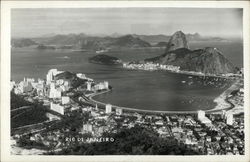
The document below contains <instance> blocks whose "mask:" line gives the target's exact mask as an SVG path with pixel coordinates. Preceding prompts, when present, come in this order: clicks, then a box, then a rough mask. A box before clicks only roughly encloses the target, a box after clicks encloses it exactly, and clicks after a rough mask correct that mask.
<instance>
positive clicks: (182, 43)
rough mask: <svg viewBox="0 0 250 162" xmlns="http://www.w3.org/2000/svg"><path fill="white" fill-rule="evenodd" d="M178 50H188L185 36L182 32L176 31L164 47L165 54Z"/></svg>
mask: <svg viewBox="0 0 250 162" xmlns="http://www.w3.org/2000/svg"><path fill="white" fill-rule="evenodd" d="M179 48H189V47H188V42H187V38H186V35H185V34H184V33H183V32H182V31H177V32H175V33H174V34H173V35H172V36H171V38H170V39H169V42H168V44H167V47H166V52H169V51H173V50H176V49H179Z"/></svg>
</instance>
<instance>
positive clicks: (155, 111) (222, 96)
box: [86, 81, 239, 114]
mask: <svg viewBox="0 0 250 162" xmlns="http://www.w3.org/2000/svg"><path fill="white" fill-rule="evenodd" d="M238 82H239V81H236V82H234V83H233V84H232V85H231V86H230V87H229V88H228V89H226V90H225V91H224V92H223V93H222V94H221V95H220V96H218V97H217V98H215V99H214V102H216V103H217V105H216V107H215V108H213V109H209V110H204V111H205V112H206V113H213V112H218V111H222V110H229V109H232V108H234V107H235V105H234V104H232V103H231V102H230V101H228V97H227V96H228V94H229V93H231V92H232V91H233V90H234V87H235V84H237V83H238ZM110 91H111V90H106V91H103V92H99V93H93V94H90V95H89V96H86V97H87V98H88V99H89V101H90V102H93V103H95V104H99V105H102V106H105V105H106V104H107V103H104V102H100V101H97V100H94V99H93V97H94V96H97V95H101V94H104V93H107V92H110ZM219 100H223V102H224V103H227V104H229V105H227V107H222V108H217V107H219V106H220V104H223V103H221V101H219ZM228 106H229V107H228ZM112 107H113V108H115V109H116V108H120V109H123V110H127V111H134V112H146V113H162V114H196V113H197V111H198V110H191V111H158V110H143V109H137V108H129V107H122V106H117V105H112Z"/></svg>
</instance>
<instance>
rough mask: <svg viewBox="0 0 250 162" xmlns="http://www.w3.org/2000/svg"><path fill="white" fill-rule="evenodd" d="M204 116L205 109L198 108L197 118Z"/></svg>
mask: <svg viewBox="0 0 250 162" xmlns="http://www.w3.org/2000/svg"><path fill="white" fill-rule="evenodd" d="M204 117H205V111H202V110H199V111H198V119H202V118H204Z"/></svg>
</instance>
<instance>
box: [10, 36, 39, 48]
mask: <svg viewBox="0 0 250 162" xmlns="http://www.w3.org/2000/svg"><path fill="white" fill-rule="evenodd" d="M32 45H37V42H35V41H33V40H32V39H29V38H19V39H12V40H11V46H12V47H28V46H32Z"/></svg>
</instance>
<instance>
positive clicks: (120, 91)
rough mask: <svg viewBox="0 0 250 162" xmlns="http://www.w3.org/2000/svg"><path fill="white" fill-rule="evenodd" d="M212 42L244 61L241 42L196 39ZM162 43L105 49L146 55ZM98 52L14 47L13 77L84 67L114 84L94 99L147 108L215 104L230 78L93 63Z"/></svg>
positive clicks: (127, 56) (132, 56)
mask: <svg viewBox="0 0 250 162" xmlns="http://www.w3.org/2000/svg"><path fill="white" fill-rule="evenodd" d="M207 46H212V47H216V48H218V49H219V50H220V51H222V53H223V54H224V55H225V56H226V57H227V58H228V59H229V60H230V61H231V62H233V63H234V64H235V65H236V66H238V67H242V66H243V54H242V51H243V49H242V44H240V43H232V42H210V43H206V44H205V43H204V42H197V43H191V44H190V47H191V48H192V49H196V48H201V47H207ZM163 52H164V48H162V49H133V50H132V49H126V50H117V51H112V52H108V53H105V54H107V55H110V56H115V57H118V58H120V59H122V60H123V61H134V60H142V59H145V58H149V57H154V56H158V55H160V54H162V53H163ZM94 55H96V53H94V52H79V51H78V52H76V51H70V50H37V49H32V48H15V49H12V50H11V79H12V80H15V81H20V80H22V79H23V78H24V77H32V78H35V79H37V78H43V79H45V77H46V74H47V72H48V70H49V69H52V68H56V69H58V70H64V71H71V72H75V73H78V72H80V73H84V74H86V75H87V76H88V77H90V78H93V79H94V80H96V81H104V80H106V81H108V82H109V84H110V85H111V86H112V87H113V90H112V91H111V92H109V93H106V94H102V95H99V96H95V97H94V99H95V100H99V101H102V102H105V103H110V104H113V105H117V106H123V107H131V108H137V109H145V110H161V111H164V110H165V111H173V110H175V111H183V110H185V111H188V110H207V109H211V108H213V107H214V106H215V103H214V102H213V100H214V99H215V98H216V97H218V96H219V95H220V94H221V93H222V92H223V91H224V90H225V89H226V88H228V87H229V86H230V84H231V83H230V82H229V81H226V80H223V79H219V80H217V79H216V78H213V77H206V78H203V77H199V76H190V75H184V74H175V73H169V72H166V71H142V70H129V69H123V68H122V67H121V66H117V65H100V64H92V63H90V62H89V61H88V58H89V57H92V56H94Z"/></svg>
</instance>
